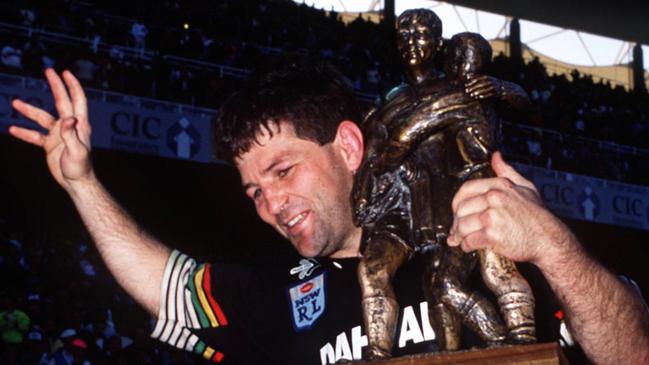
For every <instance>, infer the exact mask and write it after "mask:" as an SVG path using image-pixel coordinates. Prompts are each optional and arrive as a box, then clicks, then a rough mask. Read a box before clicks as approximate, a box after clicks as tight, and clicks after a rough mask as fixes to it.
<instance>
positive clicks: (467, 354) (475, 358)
mask: <svg viewBox="0 0 649 365" xmlns="http://www.w3.org/2000/svg"><path fill="white" fill-rule="evenodd" d="M358 364H363V365H374V364H376V365H438V364H454V365H478V364H480V365H496V364H498V365H501V364H507V365H569V364H568V360H566V357H565V355H564V354H563V352H562V351H561V346H559V344H558V343H556V342H554V343H539V344H533V345H517V346H503V347H495V348H489V349H480V350H462V351H457V352H438V353H428V354H419V355H409V356H402V357H398V358H392V359H383V360H375V361H359V362H358Z"/></svg>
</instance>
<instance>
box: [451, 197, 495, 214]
mask: <svg viewBox="0 0 649 365" xmlns="http://www.w3.org/2000/svg"><path fill="white" fill-rule="evenodd" d="M487 208H489V202H488V201H487V197H486V196H485V195H482V194H481V195H476V196H472V197H470V198H468V199H465V200H462V201H461V202H459V203H458V204H457V210H456V211H455V212H454V213H455V216H456V217H466V216H467V215H469V214H475V213H479V212H482V211H484V210H485V209H487Z"/></svg>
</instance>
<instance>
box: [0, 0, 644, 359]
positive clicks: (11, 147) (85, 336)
mask: <svg viewBox="0 0 649 365" xmlns="http://www.w3.org/2000/svg"><path fill="white" fill-rule="evenodd" d="M413 7H425V8H430V9H432V10H434V11H435V12H437V13H438V15H439V16H440V17H441V19H442V22H443V24H444V33H443V35H444V37H446V38H449V37H450V36H452V35H453V34H455V33H458V32H463V31H474V32H479V33H481V34H483V36H485V38H487V39H489V40H490V42H491V44H492V47H493V49H494V59H493V63H492V65H491V67H490V69H489V72H488V73H489V74H490V75H493V76H496V77H498V78H501V79H504V80H509V81H513V82H516V83H518V84H519V85H521V86H522V87H523V88H524V89H525V90H526V91H527V93H528V94H529V96H530V99H531V100H532V103H533V110H532V112H531V113H530V115H528V116H526V117H525V118H520V119H517V120H513V119H512V120H507V119H505V120H503V147H502V148H503V152H504V154H505V157H506V158H507V159H509V160H510V161H512V162H515V163H516V166H517V167H518V168H519V170H520V171H521V172H523V173H524V174H525V175H526V176H527V177H528V178H530V179H532V180H533V181H534V182H535V183H536V184H537V187H538V188H539V190H540V192H541V195H542V197H543V199H544V201H545V203H546V204H547V205H548V207H550V209H552V210H553V211H554V212H555V213H556V214H557V215H559V216H560V217H561V218H562V219H563V220H564V221H565V222H566V223H567V224H568V225H569V226H570V227H571V228H572V229H573V230H574V231H575V232H576V234H577V235H578V237H579V238H580V239H581V241H582V242H583V244H584V245H585V246H586V248H587V249H588V250H589V252H590V253H591V254H592V255H593V256H595V257H596V258H597V259H599V260H600V261H602V262H603V263H604V264H605V265H606V266H607V267H609V268H610V269H611V270H612V271H614V272H615V273H616V274H620V275H625V276H626V277H628V278H631V279H633V280H635V282H637V284H638V285H639V288H640V289H641V290H642V291H643V294H644V296H645V298H648V295H649V294H648V293H649V268H648V267H649V265H647V260H648V258H649V256H648V255H647V252H648V249H647V245H649V187H648V185H649V173H647V171H649V158H648V157H649V96H648V94H647V80H648V75H649V73H648V72H647V69H648V68H649V66H648V64H649V63H648V62H647V60H648V59H649V49H648V48H647V47H646V46H645V45H646V44H649V28H647V27H646V25H645V20H644V19H643V18H642V15H643V14H647V13H649V4H644V3H640V2H633V1H617V2H615V4H612V3H611V2H602V3H601V4H600V3H598V2H593V3H590V4H589V6H588V7H583V5H580V4H577V2H566V1H558V0H557V1H555V0H553V1H544V2H542V3H541V2H533V1H480V0H463V1H448V2H439V1H406V0H403V1H401V0H389V1H388V0H385V1H379V0H373V1H360V0H358V1H344V0H340V1H324V2H319V1H306V2H293V1H289V0H250V1H237V0H222V1H208V0H202V1H177V0H166V1H165V0H163V1H138V2H124V1H104V0H96V1H93V0H84V1H81V0H52V1H47V2H45V1H20V2H10V1H4V2H2V4H0V332H2V345H1V347H0V351H1V352H0V363H2V364H46V363H48V361H49V360H50V359H51V358H52V355H50V354H57V353H60V352H62V350H61V349H63V348H65V349H68V353H71V354H74V356H75V361H77V362H78V363H83V361H88V362H90V363H92V364H200V363H203V360H202V359H200V358H199V357H195V356H192V355H191V354H186V353H183V352H181V351H175V350H173V349H171V348H169V347H167V346H165V345H162V344H158V343H156V342H153V341H151V340H149V339H148V335H149V333H150V325H151V323H150V319H149V318H148V316H147V315H146V313H145V312H144V311H143V310H142V309H141V308H139V307H138V306H137V305H136V304H135V303H134V302H133V301H132V300H130V298H128V296H126V295H125V293H124V292H123V291H122V290H121V289H120V288H119V287H118V286H117V285H116V283H115V282H114V280H113V279H112V278H111V277H110V275H109V274H108V272H107V271H106V268H105V266H104V265H103V263H102V262H101V259H100V258H99V257H98V254H97V252H96V250H95V249H94V247H93V244H92V242H91V241H90V238H89V236H88V233H87V232H86V231H85V229H84V227H83V225H82V224H81V221H80V219H79V217H78V215H77V213H76V212H75V210H74V207H73V205H72V203H71V202H70V200H69V198H68V197H67V196H66V195H65V193H64V192H63V191H62V190H61V189H60V188H59V187H58V186H57V185H56V184H55V182H54V180H53V179H52V178H51V177H50V176H49V173H48V172H47V168H46V165H45V161H44V158H43V156H42V152H41V151H40V150H38V149H37V148H35V147H33V146H29V145H26V144H23V143H21V142H19V141H16V140H14V139H12V138H11V137H10V136H8V135H7V133H6V132H7V128H8V126H9V125H12V124H18V125H23V126H25V125H28V126H30V127H32V128H35V127H34V126H33V125H31V124H29V122H28V121H26V120H24V119H22V118H21V117H20V116H19V115H17V113H16V112H14V111H13V110H12V109H11V106H10V102H11V100H12V99H14V98H21V99H23V100H26V101H29V102H31V103H34V104H36V105H40V106H42V107H44V108H46V109H48V110H50V111H52V112H53V113H54V110H53V106H52V101H51V100H50V99H51V94H50V93H49V89H48V87H47V84H46V83H45V82H44V77H43V70H44V69H45V68H47V67H53V68H55V69H56V70H57V71H62V70H65V69H68V70H71V71H72V72H73V73H74V74H75V75H76V76H77V77H78V78H79V79H80V80H81V82H82V84H83V85H84V87H85V88H86V92H87V94H88V98H89V101H90V113H91V114H90V115H91V122H92V125H93V132H94V134H93V147H94V150H93V163H94V165H95V168H96V171H97V174H98V175H99V177H100V179H101V181H102V182H103V183H104V184H105V185H106V187H107V188H108V190H109V191H110V192H111V193H112V194H114V196H115V197H116V198H117V200H118V201H119V202H120V203H121V204H122V205H123V206H124V207H125V208H126V209H127V211H129V212H130V213H131V214H132V216H133V217H135V218H136V219H137V220H138V222H139V223H140V224H141V225H142V226H143V227H144V228H145V229H147V230H148V231H150V232H151V233H152V234H154V235H155V236H156V237H158V238H159V239H160V240H161V241H163V242H165V243H166V244H167V245H169V246H171V247H174V248H178V249H181V250H183V251H184V252H186V253H188V254H190V255H193V256H196V257H200V258H202V259H204V260H212V261H227V262H244V263H254V262H256V261H258V260H272V258H273V256H274V255H278V254H282V253H285V252H287V251H290V250H291V247H290V245H288V244H287V243H286V242H285V241H284V240H283V239H281V238H280V237H279V236H278V235H277V234H276V233H274V232H273V231H272V229H270V228H269V227H266V226H265V225H264V224H263V223H261V221H260V220H259V219H258V218H256V214H255V212H254V208H253V206H252V204H251V202H249V199H248V198H246V197H245V196H244V194H243V192H242V191H241V188H240V181H239V176H238V174H237V172H236V170H235V169H234V168H233V167H232V166H228V165H226V164H224V163H222V162H220V161H215V160H214V159H213V157H212V152H211V145H212V142H211V136H210V134H211V130H212V126H211V121H212V119H213V117H214V115H215V114H216V111H217V110H218V107H219V106H220V104H221V103H222V102H223V101H224V100H225V99H226V98H227V97H228V95H230V94H231V93H232V92H233V91H234V90H236V89H237V88H239V87H240V86H241V85H242V84H243V83H244V82H245V80H246V79H247V78H248V77H249V75H250V74H251V72H253V71H254V70H255V69H257V68H258V67H260V66H264V65H267V64H270V63H273V62H281V60H283V59H285V58H286V57H314V58H320V59H324V60H328V61H330V62H331V63H333V64H335V65H336V66H337V67H339V68H340V69H341V70H342V71H343V72H344V74H345V75H346V76H347V77H348V78H349V80H350V82H351V83H352V85H353V86H354V88H355V90H356V93H357V96H358V98H359V99H360V100H362V102H363V103H364V105H365V106H366V107H367V108H368V109H369V108H370V107H371V106H372V105H375V104H376V103H377V102H380V100H381V96H382V95H384V94H385V93H386V92H388V91H389V90H390V89H391V88H392V87H394V86H396V85H398V84H399V83H400V82H401V81H402V80H403V77H402V73H401V67H400V65H399V62H398V60H397V58H396V54H395V52H396V50H395V49H394V48H395V47H394V41H393V29H392V28H393V24H394V19H395V15H398V14H399V13H400V12H401V11H403V10H405V9H407V8H413ZM5 334H6V335H5Z"/></svg>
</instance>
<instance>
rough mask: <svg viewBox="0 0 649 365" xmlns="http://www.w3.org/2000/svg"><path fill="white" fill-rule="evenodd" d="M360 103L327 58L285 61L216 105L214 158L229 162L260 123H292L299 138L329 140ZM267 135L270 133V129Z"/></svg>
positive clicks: (251, 139)
mask: <svg viewBox="0 0 649 365" xmlns="http://www.w3.org/2000/svg"><path fill="white" fill-rule="evenodd" d="M360 113H361V112H360V108H359V105H358V103H357V102H356V100H355V96H354V92H353V90H352V88H351V87H350V85H349V83H348V82H347V80H346V79H345V77H344V76H343V75H342V74H341V73H340V72H338V70H336V69H335V68H334V67H333V66H331V65H329V64H326V63H322V62H320V63H316V64H314V63H312V62H309V63H307V64H305V65H298V64H297V63H290V64H286V65H284V66H283V67H282V68H280V69H276V70H274V71H271V72H269V73H267V74H265V75H263V76H261V77H253V78H251V79H250V80H249V82H248V83H247V85H246V86H245V87H244V88H243V89H242V90H240V91H239V92H237V93H235V94H233V95H232V96H231V97H230V98H229V99H228V100H227V101H226V102H225V103H224V104H223V106H222V107H221V110H220V111H219V114H218V116H217V118H216V119H215V125H214V147H215V155H216V158H218V159H220V160H225V161H228V162H231V163H232V162H233V161H234V159H235V158H236V157H237V156H240V155H241V154H243V153H245V152H247V151H248V150H250V148H251V147H252V145H253V143H256V142H257V137H258V136H259V133H260V132H262V131H263V130H262V129H265V130H266V131H268V132H269V133H272V130H271V129H270V128H269V127H271V126H272V125H275V126H277V127H281V125H280V123H283V124H285V125H291V126H292V127H293V129H294V131H295V133H296V135H297V136H298V137H300V138H303V139H306V140H310V141H314V142H317V143H319V144H321V145H324V144H327V143H329V142H331V141H333V140H334V138H335V136H336V130H337V128H338V124H340V122H341V121H343V120H351V121H353V122H356V123H358V122H359V121H360V118H361V115H360ZM271 135H272V134H271Z"/></svg>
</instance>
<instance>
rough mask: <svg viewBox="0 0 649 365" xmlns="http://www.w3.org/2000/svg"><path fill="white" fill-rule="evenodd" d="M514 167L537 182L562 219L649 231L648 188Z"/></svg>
mask: <svg viewBox="0 0 649 365" xmlns="http://www.w3.org/2000/svg"><path fill="white" fill-rule="evenodd" d="M513 165H514V166H515V168H516V169H517V170H518V171H519V172H520V173H521V174H522V175H524V176H525V177H527V178H528V179H530V180H532V181H533V182H534V185H536V188H537V189H538V191H539V194H541V198H543V201H544V202H545V204H546V205H547V207H548V208H549V209H550V210H552V211H553V212H555V213H556V214H558V215H560V216H563V217H566V218H574V219H581V220H586V221H592V222H599V223H607V224H613V225H617V226H623V227H631V228H638V229H646V230H649V188H647V187H644V186H639V185H631V184H624V183H619V182H614V181H610V180H604V179H598V178H594V177H590V176H583V175H576V174H571V173H567V172H561V171H553V170H548V169H544V168H541V167H535V166H529V165H523V164H513Z"/></svg>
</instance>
